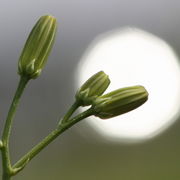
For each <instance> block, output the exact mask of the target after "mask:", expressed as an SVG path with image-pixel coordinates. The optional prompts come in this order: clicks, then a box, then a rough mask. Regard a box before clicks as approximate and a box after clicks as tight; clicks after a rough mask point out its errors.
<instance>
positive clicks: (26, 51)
mask: <svg viewBox="0 0 180 180" xmlns="http://www.w3.org/2000/svg"><path fill="white" fill-rule="evenodd" d="M56 29H57V22H56V19H55V18H54V17H52V16H50V15H46V16H42V17H41V18H40V19H39V20H38V21H37V23H36V24H35V26H34V28H33V29H32V31H31V33H30V35H29V37H28V39H27V41H26V44H25V46H24V48H23V51H22V53H21V56H20V59H19V63H18V73H19V74H20V75H21V76H26V77H28V78H29V79H32V78H33V79H35V78H37V77H38V76H39V75H40V73H41V70H42V68H43V67H44V65H45V63H46V60H47V58H48V56H49V53H50V51H51V48H52V46H53V44H54V39H55V34H56Z"/></svg>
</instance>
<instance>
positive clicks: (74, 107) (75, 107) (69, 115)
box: [59, 100, 80, 124]
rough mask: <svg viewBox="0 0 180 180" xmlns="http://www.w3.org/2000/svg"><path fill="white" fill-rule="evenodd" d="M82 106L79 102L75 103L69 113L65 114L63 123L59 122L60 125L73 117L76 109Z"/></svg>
mask: <svg viewBox="0 0 180 180" xmlns="http://www.w3.org/2000/svg"><path fill="white" fill-rule="evenodd" d="M79 106H80V102H79V101H77V100H76V101H75V102H74V104H73V105H72V106H71V107H70V109H69V110H68V112H67V113H66V114H65V116H64V117H63V119H62V121H60V122H59V124H61V123H65V122H66V121H67V120H68V119H69V118H70V117H71V115H72V114H73V113H74V111H76V109H77V108H78V107H79Z"/></svg>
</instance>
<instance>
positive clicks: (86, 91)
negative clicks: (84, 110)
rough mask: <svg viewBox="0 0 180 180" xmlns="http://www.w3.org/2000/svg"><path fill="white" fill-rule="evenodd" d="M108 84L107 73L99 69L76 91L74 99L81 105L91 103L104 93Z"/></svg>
mask: <svg viewBox="0 0 180 180" xmlns="http://www.w3.org/2000/svg"><path fill="white" fill-rule="evenodd" d="M109 84H110V80H109V77H108V75H106V74H105V73H104V72H103V71H100V72H98V73H96V74H94V75H93V76H92V77H90V78H89V79H88V80H87V81H86V82H85V83H84V84H83V85H82V86H81V88H80V89H79V90H78V91H77V93H76V99H77V101H79V102H80V104H81V105H82V106H88V105H91V104H92V102H93V101H94V100H95V99H96V98H97V97H98V96H100V95H102V94H103V93H104V91H105V90H106V89H107V87H108V86H109Z"/></svg>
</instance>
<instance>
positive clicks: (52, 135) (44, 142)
mask: <svg viewBox="0 0 180 180" xmlns="http://www.w3.org/2000/svg"><path fill="white" fill-rule="evenodd" d="M91 115H93V110H92V109H91V108H90V109H88V110H86V111H84V112H83V113H81V114H79V115H77V116H75V117H74V118H72V119H70V120H69V121H67V122H66V123H63V124H60V125H59V126H58V128H56V129H55V130H54V131H52V132H51V133H50V134H49V135H48V136H46V137H45V138H44V139H43V140H42V141H41V142H40V143H39V144H37V145H36V146H35V147H34V148H32V149H31V150H30V151H29V152H28V153H27V154H26V155H24V156H23V157H22V158H21V159H20V160H19V161H18V162H17V163H16V164H15V165H14V166H13V168H14V169H15V168H21V167H24V165H26V163H28V162H29V161H30V160H31V159H32V158H33V157H34V156H36V155H37V154H38V153H39V152H40V151H41V150H43V149H44V148H45V147H46V146H47V145H48V144H49V143H51V142H52V141H53V140H54V139H55V138H56V137H57V136H59V135H60V134H61V133H63V132H64V131H65V130H67V129H68V128H70V127H71V126H73V125H74V124H76V123H77V122H79V121H80V120H82V119H84V118H86V117H89V116H91Z"/></svg>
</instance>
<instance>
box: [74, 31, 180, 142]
mask: <svg viewBox="0 0 180 180" xmlns="http://www.w3.org/2000/svg"><path fill="white" fill-rule="evenodd" d="M100 70H103V71H104V72H105V73H106V74H108V75H109V77H110V79H111V84H110V87H109V88H108V90H107V91H106V92H109V91H112V90H115V89H117V88H120V87H126V86H131V85H143V86H145V88H146V89H147V90H148V92H149V100H148V102H147V103H145V104H144V105H143V106H141V107H140V108H138V109H136V110H134V111H131V112H129V113H126V114H124V115H121V116H119V117H116V118H112V119H108V120H101V119H99V118H95V117H91V118H89V120H88V121H87V122H88V123H89V125H90V126H91V127H93V128H95V129H96V131H97V132H99V133H101V134H102V135H104V136H106V137H110V138H116V139H117V138H119V139H127V140H134V141H138V140H144V139H149V138H151V137H153V136H155V135H157V134H159V133H160V132H162V131H163V130H164V129H166V128H167V127H169V125H171V124H172V123H173V122H174V121H175V120H176V117H177V115H178V112H179V109H180V104H179V100H180V93H179V92H180V66H179V63H178V59H177V57H176V55H175V53H174V52H173V50H172V49H171V47H170V46H169V45H168V44H167V43H165V42H164V41H163V40H161V39H159V38H157V37H155V36H154V35H152V34H150V33H147V32H144V31H142V30H137V29H124V30H121V31H115V32H111V33H107V34H105V35H103V36H101V37H100V38H98V39H97V40H96V41H95V42H94V43H93V44H92V45H91V47H90V48H89V51H88V52H87V53H86V55H85V56H84V57H83V58H82V60H81V61H80V63H79V65H78V70H77V74H78V77H77V84H78V87H80V85H82V84H83V83H84V82H85V81H86V80H87V79H88V78H89V77H90V76H91V75H93V74H94V73H96V72H98V71H100Z"/></svg>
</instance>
